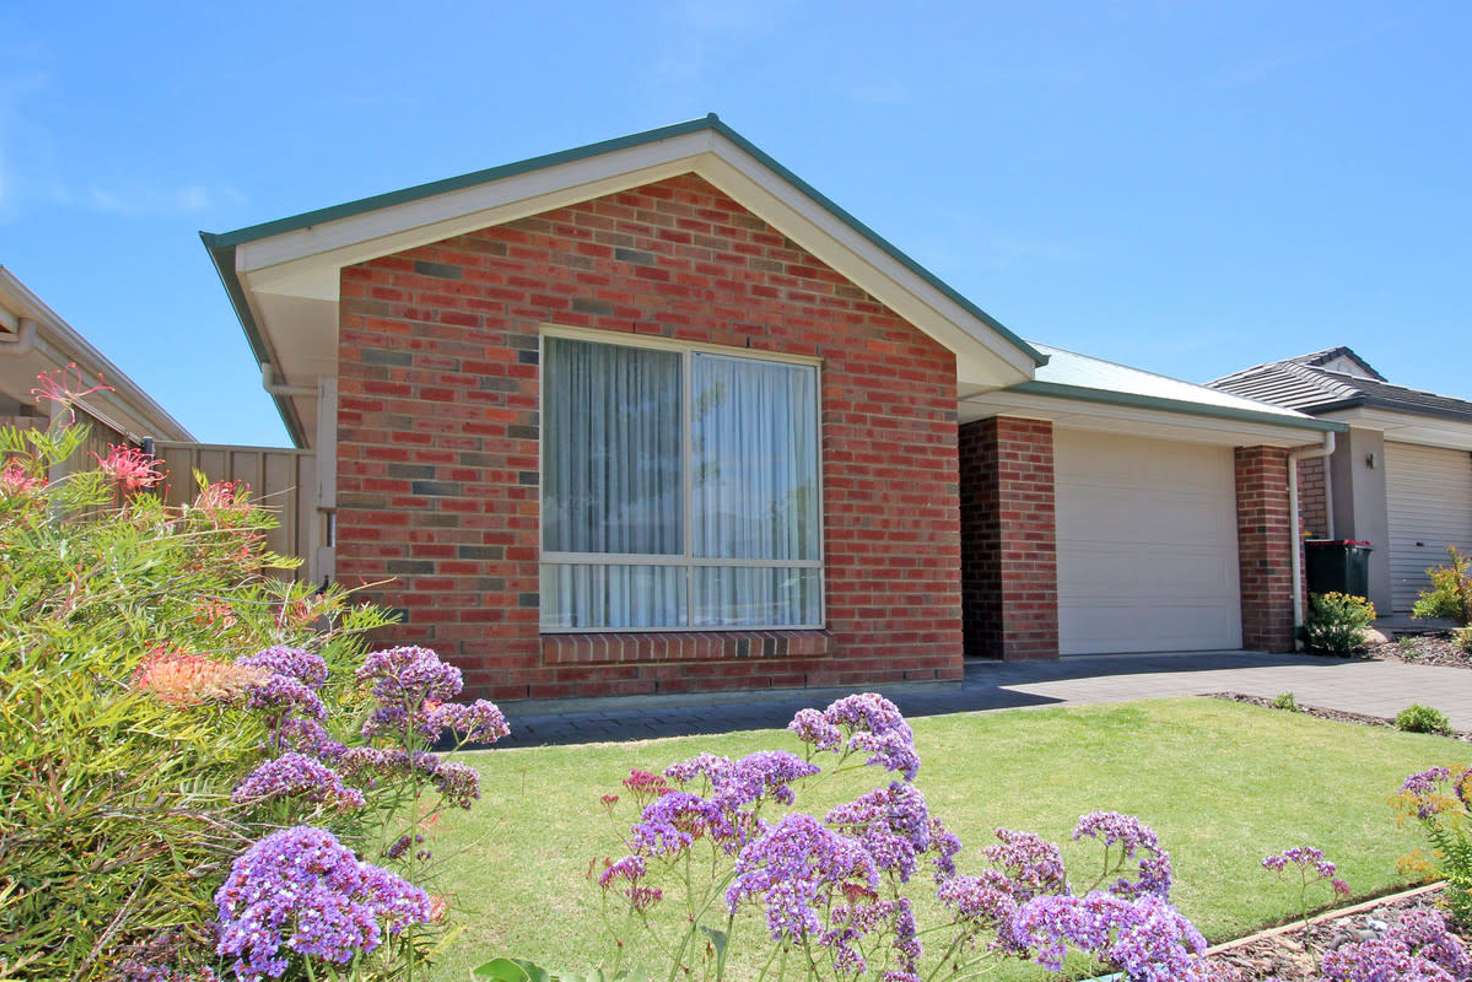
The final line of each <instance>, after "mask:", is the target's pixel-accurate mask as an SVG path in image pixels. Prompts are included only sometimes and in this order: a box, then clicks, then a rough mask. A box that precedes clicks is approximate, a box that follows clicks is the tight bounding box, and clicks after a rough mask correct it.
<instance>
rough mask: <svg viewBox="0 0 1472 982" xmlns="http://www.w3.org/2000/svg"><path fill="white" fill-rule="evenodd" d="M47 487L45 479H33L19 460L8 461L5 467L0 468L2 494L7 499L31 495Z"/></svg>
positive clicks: (0, 491)
mask: <svg viewBox="0 0 1472 982" xmlns="http://www.w3.org/2000/svg"><path fill="white" fill-rule="evenodd" d="M45 485H46V479H45V478H44V477H32V476H31V475H30V474H28V473H26V469H25V467H24V466H23V465H22V464H21V462H20V461H18V460H13V459H12V460H7V461H6V462H5V466H4V467H3V468H0V494H3V495H6V496H7V497H10V496H14V495H22V494H29V493H30V492H31V491H34V490H35V489H36V488H39V487H44V486H45Z"/></svg>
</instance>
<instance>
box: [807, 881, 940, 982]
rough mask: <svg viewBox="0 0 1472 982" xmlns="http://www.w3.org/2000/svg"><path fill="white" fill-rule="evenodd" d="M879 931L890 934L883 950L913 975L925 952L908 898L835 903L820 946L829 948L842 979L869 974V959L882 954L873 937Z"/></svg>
mask: <svg viewBox="0 0 1472 982" xmlns="http://www.w3.org/2000/svg"><path fill="white" fill-rule="evenodd" d="M876 930H882V931H884V932H885V933H887V935H888V937H887V938H886V939H885V940H886V941H887V942H888V943H887V944H886V945H884V947H886V948H887V949H888V952H887V953H888V954H891V955H893V956H894V959H893V960H894V961H895V962H897V963H898V964H899V967H900V969H902V970H903V971H905V972H914V971H915V970H916V962H917V961H918V960H919V959H920V956H921V954H922V953H923V950H922V948H921V945H920V939H919V937H918V934H917V932H916V930H915V912H914V909H913V908H912V907H911V905H910V900H909V898H908V897H900V898H897V899H895V900H876V899H873V898H867V899H864V898H856V902H854V903H852V904H836V905H835V906H834V907H833V909H832V912H831V914H830V916H829V925H828V927H827V929H826V930H824V931H823V932H822V933H821V934H820V935H819V936H818V947H819V948H826V949H828V952H829V956H830V957H831V959H832V961H833V970H834V972H835V973H836V974H837V975H838V976H839V977H843V978H847V977H859V976H862V975H863V974H864V973H865V972H866V971H868V968H869V962H868V959H869V958H870V957H873V956H874V955H877V954H880V953H881V948H880V945H879V944H878V943H876V940H875V938H874V937H873V936H872V935H873V934H874V933H875V932H876ZM891 974H898V972H895V973H891ZM885 977H886V978H888V977H889V976H888V975H886V976H885Z"/></svg>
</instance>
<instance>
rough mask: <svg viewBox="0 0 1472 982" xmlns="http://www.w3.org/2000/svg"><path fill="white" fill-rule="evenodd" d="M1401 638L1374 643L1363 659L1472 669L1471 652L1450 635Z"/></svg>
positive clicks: (1419, 635) (1407, 636)
mask: <svg viewBox="0 0 1472 982" xmlns="http://www.w3.org/2000/svg"><path fill="white" fill-rule="evenodd" d="M1402 639H1403V640H1401V641H1386V642H1384V643H1383V644H1372V645H1370V646H1369V647H1368V648H1366V649H1365V650H1364V657H1366V658H1374V659H1376V660H1377V661H1399V662H1405V663H1406V664H1407V665H1439V666H1441V667H1443V668H1469V669H1472V652H1467V651H1463V650H1462V649H1461V648H1460V647H1458V646H1457V644H1456V643H1455V642H1454V641H1452V636H1451V635H1450V634H1445V633H1439V634H1406V635H1402Z"/></svg>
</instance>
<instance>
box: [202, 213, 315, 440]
mask: <svg viewBox="0 0 1472 982" xmlns="http://www.w3.org/2000/svg"><path fill="white" fill-rule="evenodd" d="M199 238H200V241H202V242H203V243H204V247H205V249H206V250H207V251H208V252H209V254H210V261H211V262H213V263H214V264H215V272H216V273H217V274H218V275H219V277H220V284H221V285H222V286H224V287H225V293H226V294H228V295H229V297H230V306H232V307H234V308H235V316H236V317H237V318H239V320H240V326H241V328H242V329H243V330H244V331H245V341H246V343H247V344H249V345H250V350H251V354H253V355H255V356H256V364H257V365H264V364H265V363H266V362H268V361H270V360H271V353H270V351H269V350H267V348H266V339H265V336H264V335H262V334H261V331H260V328H259V327H258V326H257V325H256V320H255V317H254V316H252V315H251V312H250V304H248V303H246V300H245V290H244V289H243V288H242V287H241V285H240V277H239V276H237V275H235V246H234V245H233V244H226V243H222V242H220V236H218V235H212V234H210V233H209V232H200V233H199ZM271 399H272V401H274V402H275V403H276V412H277V413H279V414H280V416H281V422H282V424H284V425H285V426H286V432H287V435H288V436H290V437H291V442H292V444H293V445H294V446H297V447H305V446H306V445H307V439H306V435H305V434H304V433H303V432H302V422H301V420H300V419H298V418H297V415H296V408H295V407H294V406H292V404H291V399H290V397H288V396H283V395H277V394H276V393H274V392H273V393H271Z"/></svg>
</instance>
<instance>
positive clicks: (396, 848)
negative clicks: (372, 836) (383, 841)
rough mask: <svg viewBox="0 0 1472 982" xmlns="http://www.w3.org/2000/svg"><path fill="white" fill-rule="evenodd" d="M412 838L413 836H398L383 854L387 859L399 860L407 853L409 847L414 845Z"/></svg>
mask: <svg viewBox="0 0 1472 982" xmlns="http://www.w3.org/2000/svg"><path fill="white" fill-rule="evenodd" d="M414 838H415V837H414V836H412V835H408V834H405V835H401V836H399V837H398V838H397V839H395V840H394V841H393V843H392V844H391V845H390V846H389V847H388V848H387V849H385V850H384V851H383V854H384V855H385V856H387V857H388V858H389V859H399V858H401V857H402V856H403V855H404V853H406V852H408V851H409V847H410V846H412V845H414Z"/></svg>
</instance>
